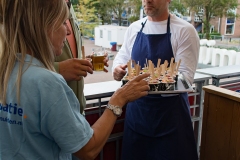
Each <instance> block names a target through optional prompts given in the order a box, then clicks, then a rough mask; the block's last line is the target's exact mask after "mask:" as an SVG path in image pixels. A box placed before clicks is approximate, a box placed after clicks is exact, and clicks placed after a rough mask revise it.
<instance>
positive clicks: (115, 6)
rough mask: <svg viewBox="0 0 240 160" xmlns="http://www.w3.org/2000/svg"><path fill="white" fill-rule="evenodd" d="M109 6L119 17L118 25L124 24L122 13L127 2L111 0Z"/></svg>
mask: <svg viewBox="0 0 240 160" xmlns="http://www.w3.org/2000/svg"><path fill="white" fill-rule="evenodd" d="M109 7H110V8H111V10H112V12H113V13H114V14H115V15H116V17H117V19H118V25H119V26H121V24H122V13H123V12H124V10H125V9H124V7H125V3H124V1H123V0H109Z"/></svg>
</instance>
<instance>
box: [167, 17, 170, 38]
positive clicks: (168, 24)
mask: <svg viewBox="0 0 240 160" xmlns="http://www.w3.org/2000/svg"><path fill="white" fill-rule="evenodd" d="M167 33H168V34H170V14H169V15H168V21H167Z"/></svg>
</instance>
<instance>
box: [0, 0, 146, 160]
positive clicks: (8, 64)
mask: <svg viewBox="0 0 240 160" xmlns="http://www.w3.org/2000/svg"><path fill="white" fill-rule="evenodd" d="M68 14H69V13H68V8H67V5H66V2H65V0H52V1H49V0H34V1H33V0H1V1H0V25H1V26H0V28H1V30H0V36H1V42H2V49H1V52H0V68H1V70H0V89H1V95H0V125H1V130H0V133H1V134H0V159H14V160H15V159H16V160H26V159H30V160H32V159H71V153H74V154H75V155H76V156H77V157H79V158H80V159H94V158H95V157H96V156H97V155H98V153H99V152H100V150H101V148H102V147H103V145H104V144H105V142H106V140H107V139H108V136H109V135H110V133H111V130H112V128H113V126H114V124H115V121H116V119H117V116H119V115H120V114H121V108H122V106H124V105H125V104H126V103H127V102H129V101H133V100H135V99H137V98H140V97H142V96H145V95H147V91H148V90H149V86H148V84H147V83H146V81H144V80H142V79H144V78H146V77H147V76H149V75H147V74H146V75H141V76H139V77H136V78H135V79H134V80H132V81H130V82H129V83H128V84H127V85H125V86H124V87H122V88H120V89H119V90H117V91H116V92H115V93H114V94H113V96H112V97H111V99H110V101H109V105H108V107H107V108H108V109H106V110H105V111H104V113H103V115H102V116H101V117H100V118H99V120H98V121H97V122H96V123H95V124H94V125H93V126H91V127H90V125H89V124H88V122H87V121H86V120H85V118H84V117H83V116H82V115H81V114H80V113H79V112H80V111H79V108H80V107H79V102H78V100H77V98H76V96H75V95H74V93H73V91H72V90H71V89H70V88H69V87H68V85H67V84H66V81H65V80H64V79H63V77H62V76H61V75H59V74H57V73H55V70H54V67H53V62H54V57H55V56H58V55H60V54H61V52H62V47H63V45H64V41H65V40H66V35H68V34H70V31H69V28H68V27H67V25H66V20H67V18H68ZM89 69H90V70H91V71H92V66H91V64H89Z"/></svg>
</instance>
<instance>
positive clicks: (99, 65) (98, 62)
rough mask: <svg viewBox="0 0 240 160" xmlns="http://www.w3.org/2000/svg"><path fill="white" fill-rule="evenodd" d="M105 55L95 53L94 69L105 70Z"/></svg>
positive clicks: (93, 59)
mask: <svg viewBox="0 0 240 160" xmlns="http://www.w3.org/2000/svg"><path fill="white" fill-rule="evenodd" d="M103 60H104V56H103V55H101V56H100V55H94V56H93V58H92V63H93V69H94V71H103V70H104V63H103Z"/></svg>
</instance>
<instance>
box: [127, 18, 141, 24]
mask: <svg viewBox="0 0 240 160" xmlns="http://www.w3.org/2000/svg"><path fill="white" fill-rule="evenodd" d="M137 20H139V16H131V17H129V18H128V21H129V22H130V23H133V22H135V21H137Z"/></svg>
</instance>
